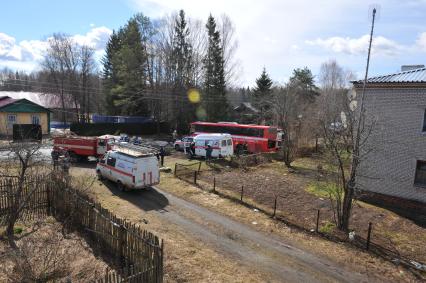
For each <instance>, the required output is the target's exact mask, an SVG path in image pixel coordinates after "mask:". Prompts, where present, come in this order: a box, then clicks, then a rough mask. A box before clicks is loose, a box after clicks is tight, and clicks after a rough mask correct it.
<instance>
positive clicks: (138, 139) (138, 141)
mask: <svg viewBox="0 0 426 283" xmlns="http://www.w3.org/2000/svg"><path fill="white" fill-rule="evenodd" d="M133 144H134V145H142V138H141V137H134V138H133Z"/></svg>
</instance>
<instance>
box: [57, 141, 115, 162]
mask: <svg viewBox="0 0 426 283" xmlns="http://www.w3.org/2000/svg"><path fill="white" fill-rule="evenodd" d="M113 142H114V137H113V136H110V135H103V136H99V137H82V136H67V137H56V138H54V139H53V151H56V152H63V151H67V152H68V154H69V156H70V159H71V161H72V162H75V161H78V160H82V159H84V158H87V157H89V156H93V157H96V158H99V157H102V156H103V155H104V154H105V153H106V152H107V151H108V150H110V149H111V148H112V147H111V144H112V143H113Z"/></svg>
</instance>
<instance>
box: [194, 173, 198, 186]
mask: <svg viewBox="0 0 426 283" xmlns="http://www.w3.org/2000/svg"><path fill="white" fill-rule="evenodd" d="M194 184H197V171H194Z"/></svg>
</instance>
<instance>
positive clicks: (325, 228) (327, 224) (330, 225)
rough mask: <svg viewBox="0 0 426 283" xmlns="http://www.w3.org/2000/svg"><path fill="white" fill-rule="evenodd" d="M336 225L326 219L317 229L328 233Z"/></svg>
mask: <svg viewBox="0 0 426 283" xmlns="http://www.w3.org/2000/svg"><path fill="white" fill-rule="evenodd" d="M335 227H336V225H335V224H334V223H332V222H330V221H326V222H325V224H324V225H322V226H321V227H320V228H319V231H320V232H321V233H324V234H330V233H331V232H333V230H334V228H335Z"/></svg>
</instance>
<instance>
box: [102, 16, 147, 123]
mask: <svg viewBox="0 0 426 283" xmlns="http://www.w3.org/2000/svg"><path fill="white" fill-rule="evenodd" d="M146 20H147V18H146V17H144V16H143V15H141V14H139V15H136V16H134V17H133V18H131V19H130V20H129V21H128V22H127V24H126V26H125V27H124V28H121V29H120V30H119V32H118V33H113V34H112V35H111V37H110V39H109V41H108V44H107V48H106V54H105V56H104V58H103V67H104V68H103V78H104V83H105V94H106V102H107V106H106V108H107V110H108V112H109V113H110V114H122V115H141V116H146V115H149V111H148V104H147V101H146V100H145V99H144V96H143V93H144V92H145V90H146V83H147V72H146V64H147V52H146V46H144V45H143V44H144V43H145V44H146V42H144V38H143V34H142V30H141V23H142V21H146ZM148 21H149V19H148Z"/></svg>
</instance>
